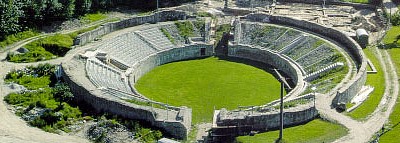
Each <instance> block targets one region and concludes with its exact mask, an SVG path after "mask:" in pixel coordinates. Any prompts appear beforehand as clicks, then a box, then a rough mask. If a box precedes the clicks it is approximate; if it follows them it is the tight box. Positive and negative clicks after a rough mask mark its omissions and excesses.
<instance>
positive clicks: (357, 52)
mask: <svg viewBox="0 0 400 143" xmlns="http://www.w3.org/2000/svg"><path fill="white" fill-rule="evenodd" d="M247 19H249V20H254V21H264V22H266V21H268V22H271V23H275V24H281V25H289V26H294V27H298V28H301V29H304V30H308V31H312V32H315V33H318V34H321V35H323V36H326V37H328V38H331V39H334V41H336V42H338V43H339V44H340V45H341V47H342V48H344V50H345V51H346V52H347V53H348V54H349V55H350V56H351V57H352V59H353V61H354V62H355V64H356V67H357V74H356V75H355V76H354V77H353V78H352V79H351V80H350V81H348V82H347V84H345V85H344V86H343V87H341V88H340V89H339V90H338V91H337V94H336V97H335V99H334V100H333V102H332V105H334V106H336V105H338V104H340V103H347V102H349V101H350V100H351V99H352V98H353V97H354V96H355V95H356V94H357V93H358V91H360V89H361V87H362V85H364V84H365V82H366V78H367V77H366V76H367V73H366V71H367V70H366V69H367V59H366V57H365V55H364V53H363V52H362V49H361V47H360V46H359V45H358V44H357V42H356V41H354V40H353V39H352V38H350V37H349V36H347V35H346V34H344V33H342V32H340V31H338V30H336V29H334V28H330V27H325V26H323V25H320V24H317V23H313V22H309V21H305V20H299V19H295V18H291V17H286V16H272V15H266V14H257V15H251V14H249V15H248V16H247Z"/></svg>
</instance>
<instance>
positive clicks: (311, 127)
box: [236, 119, 347, 143]
mask: <svg viewBox="0 0 400 143" xmlns="http://www.w3.org/2000/svg"><path fill="white" fill-rule="evenodd" d="M346 134H347V130H346V128H344V127H343V126H340V125H337V124H333V123H330V122H327V121H323V120H321V119H316V120H313V121H311V122H308V123H307V124H304V125H301V126H295V127H291V128H286V129H284V130H283V140H284V141H285V142H286V143H322V142H332V141H334V140H335V139H338V138H340V137H342V136H344V135H346ZM278 136H279V130H276V131H271V132H265V133H261V134H256V135H255V136H240V137H237V138H236V140H237V142H239V143H272V142H275V140H276V139H277V138H278Z"/></svg>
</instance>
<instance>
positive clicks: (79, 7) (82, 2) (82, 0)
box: [75, 0, 92, 16]
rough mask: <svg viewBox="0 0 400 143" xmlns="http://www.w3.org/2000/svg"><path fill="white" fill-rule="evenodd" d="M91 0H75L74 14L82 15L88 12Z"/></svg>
mask: <svg viewBox="0 0 400 143" xmlns="http://www.w3.org/2000/svg"><path fill="white" fill-rule="evenodd" d="M91 6H92V0H75V15H77V16H79V15H84V14H86V13H89V12H90V9H91Z"/></svg>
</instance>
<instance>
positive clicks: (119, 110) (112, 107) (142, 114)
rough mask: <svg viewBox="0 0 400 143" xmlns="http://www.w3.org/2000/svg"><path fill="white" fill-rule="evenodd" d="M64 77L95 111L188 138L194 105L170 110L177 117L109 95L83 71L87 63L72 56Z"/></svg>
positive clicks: (179, 137)
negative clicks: (167, 116) (139, 121)
mask: <svg viewBox="0 0 400 143" xmlns="http://www.w3.org/2000/svg"><path fill="white" fill-rule="evenodd" d="M62 68H63V72H64V73H63V78H64V80H65V81H66V82H67V83H68V85H69V86H70V88H71V91H72V92H73V93H74V96H75V100H77V101H78V102H80V103H81V104H89V105H90V106H92V107H93V108H94V109H95V112H107V113H110V114H114V115H118V116H122V117H125V118H129V119H133V120H141V121H145V122H147V123H149V124H150V125H152V126H154V127H157V128H160V129H162V130H164V133H167V134H169V135H171V136H172V137H174V138H178V139H186V137H187V135H188V132H189V131H190V125H191V109H190V108H181V110H179V111H175V110H170V111H168V112H169V114H170V116H172V117H174V116H175V119H171V117H170V118H168V119H167V120H165V118H164V119H162V118H160V117H158V116H161V115H162V114H165V112H166V110H164V109H158V108H151V107H148V106H140V105H136V104H132V103H129V102H126V101H123V100H121V99H118V98H115V97H112V96H107V95H105V94H104V93H102V92H101V90H99V89H97V88H95V86H93V85H92V84H91V83H90V81H89V79H87V77H86V74H85V72H84V71H82V70H83V69H85V68H84V63H83V62H80V61H77V60H71V61H69V62H68V63H63V64H62Z"/></svg>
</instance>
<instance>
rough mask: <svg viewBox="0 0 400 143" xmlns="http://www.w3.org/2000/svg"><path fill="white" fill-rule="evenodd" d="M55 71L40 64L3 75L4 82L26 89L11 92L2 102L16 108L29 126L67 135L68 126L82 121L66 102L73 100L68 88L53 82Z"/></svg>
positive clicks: (73, 108) (76, 111) (80, 113)
mask: <svg viewBox="0 0 400 143" xmlns="http://www.w3.org/2000/svg"><path fill="white" fill-rule="evenodd" d="M54 70H55V66H53V65H50V64H40V65H39V66H37V67H27V68H25V69H23V70H17V71H11V72H10V73H8V74H7V75H6V78H5V80H6V82H13V83H18V84H20V85H23V86H25V87H26V88H27V89H28V90H27V91H22V92H21V93H11V94H9V95H7V96H6V97H5V98H4V101H6V102H7V103H8V104H11V105H14V106H17V107H20V108H17V109H18V110H17V112H16V113H17V115H20V116H21V117H22V118H24V119H26V120H27V121H28V122H29V124H30V125H32V126H35V127H38V128H41V129H43V130H45V131H48V132H58V130H62V131H65V132H69V131H70V130H69V129H68V128H67V126H68V125H71V124H73V123H74V122H76V121H77V120H81V115H82V112H81V111H80V110H79V108H78V107H74V106H71V105H70V104H69V103H68V102H69V101H70V99H72V97H73V95H72V93H71V92H70V89H69V87H68V86H67V85H66V84H64V83H63V82H57V83H54V82H52V80H51V79H54ZM32 113H33V114H32Z"/></svg>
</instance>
